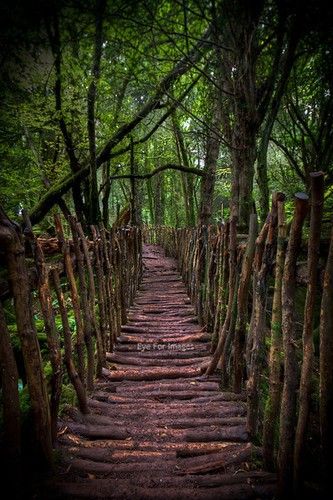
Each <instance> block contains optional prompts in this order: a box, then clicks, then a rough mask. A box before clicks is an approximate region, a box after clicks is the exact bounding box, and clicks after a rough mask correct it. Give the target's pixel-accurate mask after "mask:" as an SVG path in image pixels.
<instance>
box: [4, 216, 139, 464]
mask: <svg viewBox="0 0 333 500" xmlns="http://www.w3.org/2000/svg"><path fill="white" fill-rule="evenodd" d="M67 225H68V227H69V228H70V231H71V240H69V239H68V238H67V237H66V236H65V234H64V230H63V225H62V223H61V220H60V217H59V216H56V217H55V230H56V234H57V240H56V241H54V240H53V245H52V246H53V251H54V245H55V247H56V248H55V251H56V252H57V250H58V253H56V255H53V256H52V258H48V257H47V256H45V252H44V250H43V248H44V249H49V246H50V242H45V241H44V240H43V239H41V240H39V239H38V238H35V237H34V235H33V233H32V231H31V228H30V227H29V224H27V225H26V228H25V231H24V234H23V233H22V232H21V230H20V228H19V227H18V226H17V225H16V224H14V223H13V222H12V221H10V220H9V219H8V218H7V216H6V214H5V213H4V212H3V211H2V210H0V244H1V250H2V260H3V261H4V263H5V268H6V269H7V273H8V275H7V279H8V285H9V293H6V294H5V295H7V296H9V297H10V298H9V299H8V298H7V302H6V301H5V302H4V304H2V302H1V301H0V330H1V335H0V363H1V385H2V406H3V429H4V435H3V441H4V448H3V451H4V453H5V454H6V455H5V456H6V460H7V461H8V469H10V468H11V467H12V466H13V464H15V463H16V464H17V463H19V459H20V455H21V424H20V416H21V415H20V402H19V393H18V378H19V377H18V369H17V364H16V360H15V357H14V353H13V349H12V344H11V336H10V332H9V329H8V325H7V322H6V314H5V307H4V305H5V306H7V305H8V304H9V303H10V301H12V302H13V306H14V315H15V321H16V329H17V335H18V337H19V341H20V348H21V351H22V356H23V361H24V372H25V373H24V378H25V380H26V384H27V388H28V392H29V397H30V404H31V411H32V417H33V426H34V429H33V431H34V432H33V436H34V441H33V442H34V448H35V451H36V456H38V458H39V460H40V463H42V464H45V465H47V466H49V465H50V464H51V463H52V458H53V451H52V449H53V444H54V441H55V439H56V435H57V418H58V412H59V404H60V399H61V390H62V387H63V381H64V378H65V377H67V380H69V381H70V383H71V384H72V385H73V387H74V389H75V393H76V396H77V401H78V405H79V408H80V410H81V412H82V413H85V414H86V413H89V405H88V401H87V396H88V394H89V392H90V391H92V390H93V387H94V380H95V377H99V376H100V375H101V374H102V369H103V366H105V364H106V361H105V360H106V353H107V351H112V347H113V345H114V343H115V342H116V340H117V337H118V335H119V334H120V325H121V324H124V323H126V311H127V309H128V307H129V306H130V305H131V304H132V303H133V300H134V296H135V292H136V290H137V287H138V285H139V282H140V279H141V272H142V262H141V255H142V251H141V231H140V229H139V228H134V227H130V228H119V229H115V230H110V231H107V230H105V229H104V227H102V226H101V227H91V235H92V238H91V239H88V238H87V237H86V236H85V235H84V233H83V230H82V227H81V225H80V224H79V223H78V222H77V221H76V220H75V218H73V217H71V218H70V219H69V221H68V222H67ZM59 253H60V254H59ZM61 254H62V255H61ZM29 257H30V258H29ZM31 257H32V259H33V260H32V259H31ZM31 267H34V268H35V270H36V272H35V273H31ZM32 275H35V276H37V280H32V279H31V276H32ZM8 301H9V302H8ZM38 317H41V318H42V320H43V323H44V330H45V333H46V342H47V353H46V355H45V353H44V355H43V359H42V356H41V349H40V345H39V342H38V336H37V329H36V318H38ZM72 317H73V320H72ZM73 344H74V345H73ZM46 362H49V364H50V365H51V375H50V382H49V386H48V384H47V383H46V379H45V363H46ZM65 370H66V371H65ZM66 372H67V373H66Z"/></svg>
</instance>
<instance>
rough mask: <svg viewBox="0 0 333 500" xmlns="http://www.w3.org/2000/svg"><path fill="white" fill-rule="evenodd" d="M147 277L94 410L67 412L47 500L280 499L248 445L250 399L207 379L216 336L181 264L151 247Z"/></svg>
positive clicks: (258, 455)
mask: <svg viewBox="0 0 333 500" xmlns="http://www.w3.org/2000/svg"><path fill="white" fill-rule="evenodd" d="M143 263H144V274H143V280H142V283H141V286H140V289H139V291H138V294H137V297H136V300H135V304H134V305H133V306H132V307H131V308H130V311H129V315H128V318H129V320H128V323H127V324H126V325H124V326H123V327H122V329H121V335H120V336H119V339H118V343H117V346H116V348H115V351H114V353H112V354H109V355H108V363H109V367H108V369H104V373H103V380H99V381H98V383H97V384H96V388H95V391H94V393H93V394H92V395H91V397H90V399H89V406H90V410H91V413H90V414H89V415H87V416H83V415H81V414H80V413H79V412H78V411H77V410H75V409H71V410H69V411H68V412H67V415H66V417H64V418H63V419H62V420H61V422H60V426H59V438H58V442H59V463H58V466H57V473H56V475H55V477H54V478H53V479H52V480H51V481H49V482H48V484H47V485H46V486H45V490H44V491H43V493H42V496H43V498H48V499H51V498H62V499H63V498H69V499H80V498H89V499H95V498H96V499H97V498H105V499H107V498H110V499H111V498H112V499H130V498H131V499H162V498H163V499H165V498H168V499H185V498H194V499H215V498H223V499H225V500H227V499H235V500H236V499H237V500H239V499H250V498H253V499H254V498H255V499H260V498H273V496H274V490H275V475H274V474H270V473H267V472H264V471H262V470H261V468H260V463H261V449H260V448H258V447H256V446H254V445H253V444H252V443H250V442H249V440H248V436H247V433H246V429H245V415H246V404H245V397H244V395H236V394H233V393H227V392H222V391H221V390H220V387H219V378H218V377H217V376H213V377H209V379H207V378H204V377H203V376H202V372H203V368H204V366H206V365H207V362H208V360H209V355H210V343H209V335H208V334H207V333H206V332H204V331H203V330H202V329H201V328H200V326H199V325H198V322H197V319H196V317H195V312H194V309H193V307H192V306H191V303H190V300H189V298H188V295H187V293H186V289H185V285H184V284H183V282H182V280H181V278H180V276H179V273H178V271H177V263H176V261H175V260H174V259H171V258H168V257H165V255H164V252H163V250H162V249H161V248H160V247H157V246H153V245H145V247H144V253H143Z"/></svg>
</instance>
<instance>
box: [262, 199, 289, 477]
mask: <svg viewBox="0 0 333 500" xmlns="http://www.w3.org/2000/svg"><path fill="white" fill-rule="evenodd" d="M285 241H286V222H285V212H284V202H283V201H279V202H278V239H277V251H276V263H275V282H274V295H273V306H272V321H271V348H270V354H269V393H268V400H267V404H266V408H265V415H264V429H263V448H264V460H265V467H267V469H269V470H273V469H274V465H275V451H276V450H275V446H274V443H275V439H274V438H275V434H276V432H277V428H278V418H279V412H280V399H281V388H282V383H281V368H282V360H283V357H282V353H281V351H282V302H281V298H282V297H281V293H282V276H283V267H284V259H285Z"/></svg>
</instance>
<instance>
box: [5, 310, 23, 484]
mask: <svg viewBox="0 0 333 500" xmlns="http://www.w3.org/2000/svg"><path fill="white" fill-rule="evenodd" d="M0 332H1V334H0V371H1V383H2V406H3V413H2V415H3V453H2V452H1V456H2V460H3V461H4V462H3V463H6V469H5V470H6V473H8V474H10V477H13V475H14V474H13V469H14V471H15V475H16V470H19V466H20V457H21V416H20V401H19V393H18V373H17V366H16V361H15V357H14V353H13V349H12V346H11V343H10V336H9V332H8V328H7V324H6V320H5V315H4V311H3V308H2V302H1V300H0Z"/></svg>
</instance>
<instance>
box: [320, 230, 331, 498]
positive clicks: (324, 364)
mask: <svg viewBox="0 0 333 500" xmlns="http://www.w3.org/2000/svg"><path fill="white" fill-rule="evenodd" d="M319 394H320V406H319V416H320V435H321V448H322V454H323V468H324V478H325V493H326V494H327V496H328V493H329V492H330V491H331V488H332V467H333V458H332V449H333V426H332V422H333V227H332V231H331V242H330V248H329V253H328V257H327V263H326V269H325V274H324V287H323V296H322V302H321V312H320V382H319Z"/></svg>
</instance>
